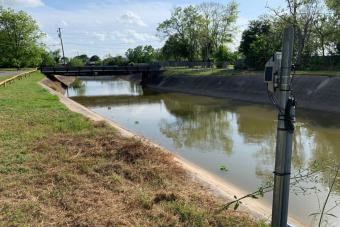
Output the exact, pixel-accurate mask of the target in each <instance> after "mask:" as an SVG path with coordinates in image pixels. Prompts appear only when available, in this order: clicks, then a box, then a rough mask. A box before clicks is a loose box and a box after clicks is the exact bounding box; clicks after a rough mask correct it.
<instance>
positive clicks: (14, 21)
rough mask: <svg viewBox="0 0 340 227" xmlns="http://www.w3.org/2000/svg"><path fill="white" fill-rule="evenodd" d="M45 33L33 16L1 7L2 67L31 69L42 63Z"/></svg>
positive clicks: (0, 64) (0, 50) (0, 48)
mask: <svg viewBox="0 0 340 227" xmlns="http://www.w3.org/2000/svg"><path fill="white" fill-rule="evenodd" d="M42 37H43V33H42V32H41V31H40V30H39V27H38V24H37V23H36V21H35V20H33V18H32V17H31V16H29V15H28V14H27V13H25V12H23V11H19V12H15V11H14V10H12V9H4V8H1V7H0V53H1V55H0V66H3V67H17V68H20V67H30V66H38V65H39V64H40V63H41V55H42V54H43V49H42V48H41V47H40V45H39V40H40V39H41V38H42Z"/></svg>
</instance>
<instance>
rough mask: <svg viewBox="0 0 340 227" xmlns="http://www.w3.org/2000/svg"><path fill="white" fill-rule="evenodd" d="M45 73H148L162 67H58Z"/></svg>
mask: <svg viewBox="0 0 340 227" xmlns="http://www.w3.org/2000/svg"><path fill="white" fill-rule="evenodd" d="M40 70H41V71H42V72H43V73H58V72H65V73H67V72H100V71H102V72H105V71H108V72H110V71H120V72H148V71H158V70H160V65H156V64H152V65H136V66H82V67H71V66H58V67H41V68H40Z"/></svg>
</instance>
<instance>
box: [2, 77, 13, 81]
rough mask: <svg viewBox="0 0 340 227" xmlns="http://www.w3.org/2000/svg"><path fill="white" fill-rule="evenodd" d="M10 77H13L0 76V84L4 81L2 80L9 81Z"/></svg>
mask: <svg viewBox="0 0 340 227" xmlns="http://www.w3.org/2000/svg"><path fill="white" fill-rule="evenodd" d="M11 77H13V76H0V82H1V81H4V80H7V79H9V78H11Z"/></svg>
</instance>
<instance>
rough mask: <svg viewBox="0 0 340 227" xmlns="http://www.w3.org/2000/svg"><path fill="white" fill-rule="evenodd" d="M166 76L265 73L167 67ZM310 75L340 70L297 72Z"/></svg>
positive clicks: (325, 74) (261, 72)
mask: <svg viewBox="0 0 340 227" xmlns="http://www.w3.org/2000/svg"><path fill="white" fill-rule="evenodd" d="M164 75H166V76H182V75H187V76H237V75H263V71H247V70H241V71H240V70H234V69H207V68H193V69H190V68H166V69H165V71H164ZM295 75H297V76H299V75H309V76H340V71H297V72H296V74H295Z"/></svg>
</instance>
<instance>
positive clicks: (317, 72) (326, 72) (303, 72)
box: [296, 70, 340, 76]
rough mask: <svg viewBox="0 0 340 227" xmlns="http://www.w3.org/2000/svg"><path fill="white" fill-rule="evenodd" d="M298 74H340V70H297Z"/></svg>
mask: <svg viewBox="0 0 340 227" xmlns="http://www.w3.org/2000/svg"><path fill="white" fill-rule="evenodd" d="M296 75H307V76H340V71H330V70H329V71H326V70H322V71H321V70H320V71H297V72H296Z"/></svg>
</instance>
